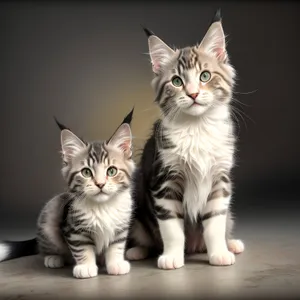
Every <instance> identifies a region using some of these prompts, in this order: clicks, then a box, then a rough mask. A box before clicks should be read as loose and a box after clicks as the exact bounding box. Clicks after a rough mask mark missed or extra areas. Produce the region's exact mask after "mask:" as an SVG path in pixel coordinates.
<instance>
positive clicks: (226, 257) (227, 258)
mask: <svg viewBox="0 0 300 300" xmlns="http://www.w3.org/2000/svg"><path fill="white" fill-rule="evenodd" d="M209 263H210V264H211V265H213V266H230V265H233V264H234V263H235V256H234V254H233V253H232V252H230V251H228V250H227V249H226V250H224V251H220V252H215V253H212V254H211V255H210V256H209Z"/></svg>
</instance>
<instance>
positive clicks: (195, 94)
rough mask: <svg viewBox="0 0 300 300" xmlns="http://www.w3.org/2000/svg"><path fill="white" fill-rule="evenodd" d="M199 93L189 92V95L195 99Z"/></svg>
mask: <svg viewBox="0 0 300 300" xmlns="http://www.w3.org/2000/svg"><path fill="white" fill-rule="evenodd" d="M198 95H199V93H194V94H189V97H191V98H192V99H194V100H195V99H196V98H197V97H198Z"/></svg>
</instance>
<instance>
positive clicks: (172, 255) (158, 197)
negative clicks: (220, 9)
mask: <svg viewBox="0 0 300 300" xmlns="http://www.w3.org/2000/svg"><path fill="white" fill-rule="evenodd" d="M147 33H148V35H149V31H148V32H147ZM149 50H150V51H149V52H150V56H151V62H152V67H153V72H154V73H155V76H154V79H153V82H152V85H153V88H154V90H155V92H156V98H155V102H156V103H157V105H158V106H159V107H160V109H161V112H162V119H161V120H159V121H157V122H156V123H155V125H154V128H153V133H152V135H151V137H150V138H149V140H148V141H147V143H146V145H145V147H144V151H143V155H142V159H141V164H140V166H139V168H138V169H137V170H136V173H135V185H136V186H135V199H136V202H137V212H136V215H137V221H136V224H138V225H135V227H136V229H135V230H133V231H132V235H131V237H132V239H133V240H134V242H135V247H134V248H132V249H129V250H128V251H127V257H128V259H141V258H144V257H145V256H146V255H148V254H149V250H147V251H146V250H145V249H147V248H150V249H151V248H154V249H155V252H156V253H159V254H160V256H159V258H158V267H159V268H162V269H175V268H180V267H182V266H183V265H184V251H186V252H187V253H193V252H201V251H204V250H207V252H208V258H209V262H210V263H211V264H212V265H231V264H233V263H234V261H235V256H234V254H233V252H234V253H239V252H242V251H243V249H244V246H243V243H242V242H241V241H239V240H232V239H231V237H230V236H231V231H232V227H233V221H232V218H231V213H230V202H231V195H232V182H231V177H230V173H231V169H232V167H233V165H234V153H235V136H234V128H233V122H232V119H231V110H230V103H231V96H232V91H233V87H234V78H235V71H234V68H233V67H232V66H231V64H230V63H229V59H228V55H227V52H226V49H225V38H224V33H223V29H222V25H221V20H220V18H219V17H218V18H214V22H213V23H212V24H211V26H210V27H209V29H208V31H207V33H206V35H205V37H204V38H203V40H202V42H201V44H200V45H197V46H194V47H186V48H183V49H177V50H173V49H171V48H170V47H168V46H167V45H166V44H165V43H164V42H163V41H162V40H160V39H159V38H158V37H157V36H155V35H153V34H150V36H149ZM203 72H209V74H207V73H204V74H203ZM208 75H210V77H209V76H208ZM174 77H177V79H176V80H177V81H175V82H174ZM178 77H179V79H180V80H181V81H179V84H178ZM207 78H208V80H205V79H207ZM180 83H182V84H181V85H180ZM137 228H139V230H138V229H137ZM141 232H143V233H144V234H143V235H145V233H147V238H145V237H144V236H142V234H141ZM141 237H142V238H141Z"/></svg>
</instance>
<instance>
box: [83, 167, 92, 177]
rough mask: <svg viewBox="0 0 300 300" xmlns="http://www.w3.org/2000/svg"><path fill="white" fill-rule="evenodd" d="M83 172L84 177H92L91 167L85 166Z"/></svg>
mask: <svg viewBox="0 0 300 300" xmlns="http://www.w3.org/2000/svg"><path fill="white" fill-rule="evenodd" d="M81 174H82V176H83V177H86V178H89V177H92V175H93V174H92V171H91V170H90V169H89V168H83V169H82V170H81Z"/></svg>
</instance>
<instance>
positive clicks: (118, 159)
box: [0, 110, 135, 278]
mask: <svg viewBox="0 0 300 300" xmlns="http://www.w3.org/2000/svg"><path fill="white" fill-rule="evenodd" d="M132 114H133V110H132V111H131V112H130V113H129V114H128V115H127V116H126V117H125V119H124V121H123V122H122V124H121V125H120V126H119V127H118V129H117V130H116V131H115V133H114V134H113V135H112V137H111V138H110V139H109V140H108V141H102V142H101V141H99V142H91V143H87V142H84V141H83V140H82V139H80V138H78V137H77V136H76V135H75V134H74V133H72V132H71V131H70V130H69V129H68V128H67V127H65V126H64V125H62V124H60V123H58V121H57V124H58V126H59V127H60V129H61V145H62V159H63V167H62V175H63V177H64V179H65V181H66V183H67V190H66V192H64V193H62V194H60V195H57V196H55V197H54V198H52V199H51V200H50V201H49V202H47V203H46V204H45V206H44V207H43V209H42V211H41V213H40V215H39V218H38V222H37V237H36V239H32V240H29V241H18V242H11V241H3V242H0V261H3V260H9V259H13V258H18V257H21V256H25V255H33V254H36V253H40V254H41V255H42V256H43V257H44V264H45V266H46V267H49V268H60V267H62V266H63V265H64V264H75V266H74V269H73V275H74V277H77V278H89V277H94V276H96V275H97V273H98V267H97V264H96V263H97V261H96V260H97V258H98V262H100V263H103V262H104V261H105V264H106V269H107V272H108V273H109V274H112V275H120V274H126V273H128V272H129V271H130V264H129V262H128V261H126V260H125V257H124V254H125V247H126V245H127V236H128V234H129V229H130V224H131V219H132V211H133V201H132V197H131V190H132V184H131V182H132V179H131V178H132V175H133V172H134V169H135V164H134V162H133V160H132V158H131V157H132V152H131V145H132V136H131V129H130V123H131V119H132ZM86 168H88V170H89V171H87V170H86ZM112 168H114V169H112Z"/></svg>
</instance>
